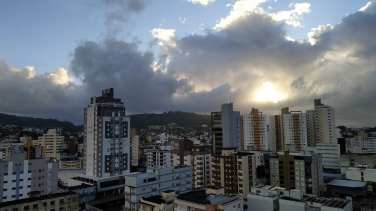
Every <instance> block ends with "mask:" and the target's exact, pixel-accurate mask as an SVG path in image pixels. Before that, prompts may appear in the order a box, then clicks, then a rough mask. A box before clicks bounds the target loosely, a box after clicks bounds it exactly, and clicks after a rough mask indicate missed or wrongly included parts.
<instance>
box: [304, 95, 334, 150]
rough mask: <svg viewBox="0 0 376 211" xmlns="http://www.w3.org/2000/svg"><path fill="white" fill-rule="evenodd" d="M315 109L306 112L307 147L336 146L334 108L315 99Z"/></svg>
mask: <svg viewBox="0 0 376 211" xmlns="http://www.w3.org/2000/svg"><path fill="white" fill-rule="evenodd" d="M314 104H315V109H314V110H308V111H307V141H308V146H310V147H314V146H316V143H327V144H337V143H338V140H337V131H336V119H335V110H334V108H332V107H330V106H328V105H324V104H322V103H321V99H315V101H314Z"/></svg>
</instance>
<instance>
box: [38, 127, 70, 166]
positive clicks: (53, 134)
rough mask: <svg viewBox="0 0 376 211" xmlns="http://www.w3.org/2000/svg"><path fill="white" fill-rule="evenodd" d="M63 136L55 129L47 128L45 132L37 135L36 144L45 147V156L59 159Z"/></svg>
mask: <svg viewBox="0 0 376 211" xmlns="http://www.w3.org/2000/svg"><path fill="white" fill-rule="evenodd" d="M63 141H64V137H63V136H61V135H60V131H58V130H57V129H49V130H48V131H47V133H46V134H43V136H39V137H38V145H40V146H45V147H46V157H48V158H56V159H58V160H60V154H61V151H62V149H63V148H64V147H63Z"/></svg>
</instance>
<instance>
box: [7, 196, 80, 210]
mask: <svg viewBox="0 0 376 211" xmlns="http://www.w3.org/2000/svg"><path fill="white" fill-rule="evenodd" d="M79 202H80V201H79V197H78V194H76V193H73V192H64V193H55V194H50V195H46V196H40V197H34V198H30V199H20V200H16V201H9V202H5V203H1V204H0V210H3V211H15V210H19V211H21V210H61V211H78V210H80V209H79Z"/></svg>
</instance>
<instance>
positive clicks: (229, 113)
mask: <svg viewBox="0 0 376 211" xmlns="http://www.w3.org/2000/svg"><path fill="white" fill-rule="evenodd" d="M211 121H212V146H213V153H221V151H222V149H223V148H234V147H235V148H237V149H238V150H241V138H240V136H241V129H240V112H239V111H234V109H233V103H225V104H222V106H221V111H220V112H212V113H211Z"/></svg>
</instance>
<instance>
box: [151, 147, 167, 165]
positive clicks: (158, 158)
mask: <svg viewBox="0 0 376 211" xmlns="http://www.w3.org/2000/svg"><path fill="white" fill-rule="evenodd" d="M147 163H148V165H147V167H148V168H153V167H169V166H171V152H170V151H168V150H160V149H149V150H148V151H147Z"/></svg>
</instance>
